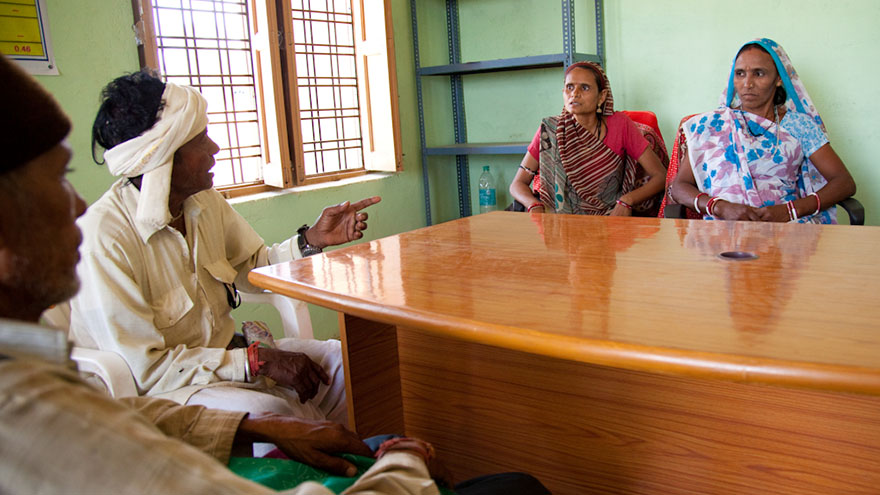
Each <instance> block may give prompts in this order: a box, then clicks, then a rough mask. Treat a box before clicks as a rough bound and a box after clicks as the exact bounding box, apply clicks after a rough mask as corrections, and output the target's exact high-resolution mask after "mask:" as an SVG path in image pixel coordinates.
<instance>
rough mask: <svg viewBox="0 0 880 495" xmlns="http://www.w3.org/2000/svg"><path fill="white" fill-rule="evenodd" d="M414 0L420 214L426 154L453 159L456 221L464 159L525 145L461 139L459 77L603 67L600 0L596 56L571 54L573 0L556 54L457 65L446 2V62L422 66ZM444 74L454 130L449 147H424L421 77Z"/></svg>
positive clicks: (565, 8) (452, 6)
mask: <svg viewBox="0 0 880 495" xmlns="http://www.w3.org/2000/svg"><path fill="white" fill-rule="evenodd" d="M416 2H417V0H410V10H411V15H412V32H413V52H414V59H415V68H416V93H417V95H418V106H419V132H420V137H421V143H422V180H423V183H424V188H425V216H426V218H427V224H428V225H431V224H432V223H433V222H432V218H431V190H430V188H429V183H428V156H432V155H447V156H455V163H456V176H457V179H458V210H459V214H460V215H461V216H462V217H466V216H470V214H471V197H470V179H469V177H468V155H507V154H518V155H521V154H524V153H525V152H526V148H527V147H528V143H522V142H519V143H470V142H468V141H467V125H466V121H465V120H466V119H465V108H464V88H463V85H462V76H466V75H469V74H481V73H486V72H501V71H509V70H528V69H539V68H547V67H567V66H568V65H570V64H571V63H572V62H573V61H575V60H591V61H594V62H598V63H600V64H601V63H603V61H604V58H605V40H604V35H603V33H604V21H603V17H604V15H603V0H593V7H594V13H595V19H596V51H597V53H595V54H591V53H577V52H575V51H574V47H575V34H574V0H561V2H562V48H563V51H562V53H553V54H548V55H534V56H528V57H517V58H503V59H496V60H485V61H476V62H462V61H461V45H460V39H459V23H458V2H457V0H446V33H447V43H448V47H449V64H447V65H435V66H429V67H422V66H421V62H420V58H419V27H418V16H417V14H416ZM433 76H444V77H449V78H450V84H451V88H452V115H453V125H454V130H455V143H454V144H447V145H442V146H428V145H427V143H426V142H425V110H424V102H423V99H422V77H433Z"/></svg>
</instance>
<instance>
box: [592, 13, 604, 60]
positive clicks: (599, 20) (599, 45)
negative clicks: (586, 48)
mask: <svg viewBox="0 0 880 495" xmlns="http://www.w3.org/2000/svg"><path fill="white" fill-rule="evenodd" d="M593 7H594V8H595V10H596V55H598V56H599V65H601V66H602V67H605V13H604V0H593Z"/></svg>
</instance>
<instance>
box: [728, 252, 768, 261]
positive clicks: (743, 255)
mask: <svg viewBox="0 0 880 495" xmlns="http://www.w3.org/2000/svg"><path fill="white" fill-rule="evenodd" d="M718 257H719V258H721V259H723V260H730V261H748V260H756V259H758V255H757V254H755V253H750V252H748V251H725V252H723V253H719V254H718Z"/></svg>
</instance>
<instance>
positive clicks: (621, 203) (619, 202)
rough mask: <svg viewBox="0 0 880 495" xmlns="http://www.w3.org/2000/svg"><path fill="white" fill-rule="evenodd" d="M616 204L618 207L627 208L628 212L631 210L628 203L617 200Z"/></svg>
mask: <svg viewBox="0 0 880 495" xmlns="http://www.w3.org/2000/svg"><path fill="white" fill-rule="evenodd" d="M617 204H619V205H620V206H625V207H627V208H629V209H630V210H632V209H633V207H632V205H631V204H629V203H627V202H626V201H621V200H619V199H618V200H617Z"/></svg>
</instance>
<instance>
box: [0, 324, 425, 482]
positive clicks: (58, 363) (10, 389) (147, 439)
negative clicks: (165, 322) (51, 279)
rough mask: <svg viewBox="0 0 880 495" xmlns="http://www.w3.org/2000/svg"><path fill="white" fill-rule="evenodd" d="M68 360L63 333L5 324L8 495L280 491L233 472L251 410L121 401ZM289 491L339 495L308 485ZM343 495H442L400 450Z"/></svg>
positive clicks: (0, 398)
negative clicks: (238, 436)
mask: <svg viewBox="0 0 880 495" xmlns="http://www.w3.org/2000/svg"><path fill="white" fill-rule="evenodd" d="M67 356H68V354H67V347H66V342H65V339H64V336H63V335H61V336H60V338H59V334H58V331H57V330H50V329H45V328H41V327H37V326H34V325H27V324H21V323H18V322H11V321H8V320H2V319H0V493H3V494H9V495H17V494H22V495H24V494H27V495H30V494H34V493H88V494H103V493H107V494H114V495H116V494H127V493H137V494H143V493H210V494H212V495H224V494H230V495H239V494H270V493H277V492H274V491H273V490H270V489H268V488H266V487H263V486H261V485H258V484H256V483H253V482H251V481H248V480H246V479H244V478H241V477H239V476H237V475H235V474H233V473H232V472H231V471H229V470H228V469H227V468H226V466H225V463H226V462H228V458H229V452H230V449H231V446H232V442H233V439H234V436H235V432H236V430H237V429H238V424H239V423H240V422H241V419H242V417H243V416H244V414H243V413H235V412H225V411H216V410H211V409H205V408H203V407H200V406H180V405H177V404H176V403H174V402H171V401H166V400H162V399H155V398H149V397H134V398H129V399H125V400H124V401H117V400H113V399H111V398H109V397H107V396H106V395H104V394H102V393H100V392H98V391H96V390H93V389H92V388H90V387H89V386H88V385H86V384H85V383H84V382H82V381H81V380H80V379H79V377H78V376H77V375H76V373H75V372H73V367H74V365H73V363H72V362H70V360H69V358H68V357H67ZM218 460H219V462H218ZM283 493H286V494H288V495H330V494H331V493H332V492H331V491H329V490H327V489H326V488H325V487H323V486H321V485H318V484H316V483H304V484H302V485H300V486H298V487H297V488H295V489H293V490H290V491H286V492H283ZM344 493H345V494H350V495H356V494H364V495H366V494H378V493H389V494H390V493H395V494H397V493H400V494H423V495H429V494H430V495H433V494H437V493H438V491H437V488H436V485H435V484H434V483H433V482H432V481H431V479H430V477H429V476H428V471H427V468H426V467H425V464H424V462H422V460H421V459H420V458H419V457H418V456H417V455H414V454H411V453H407V452H391V453H389V454H387V455H385V456H383V457H382V459H380V460H379V461H378V462H377V463H376V464H374V465H373V466H372V467H371V468H370V469H369V470H368V471H367V472H366V473H365V474H364V475H363V476H362V477H361V478H360V479H359V480H358V481H357V482H356V483H355V484H354V485H352V486H351V487H350V488H349V489H348V490H346V491H345V492H344Z"/></svg>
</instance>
